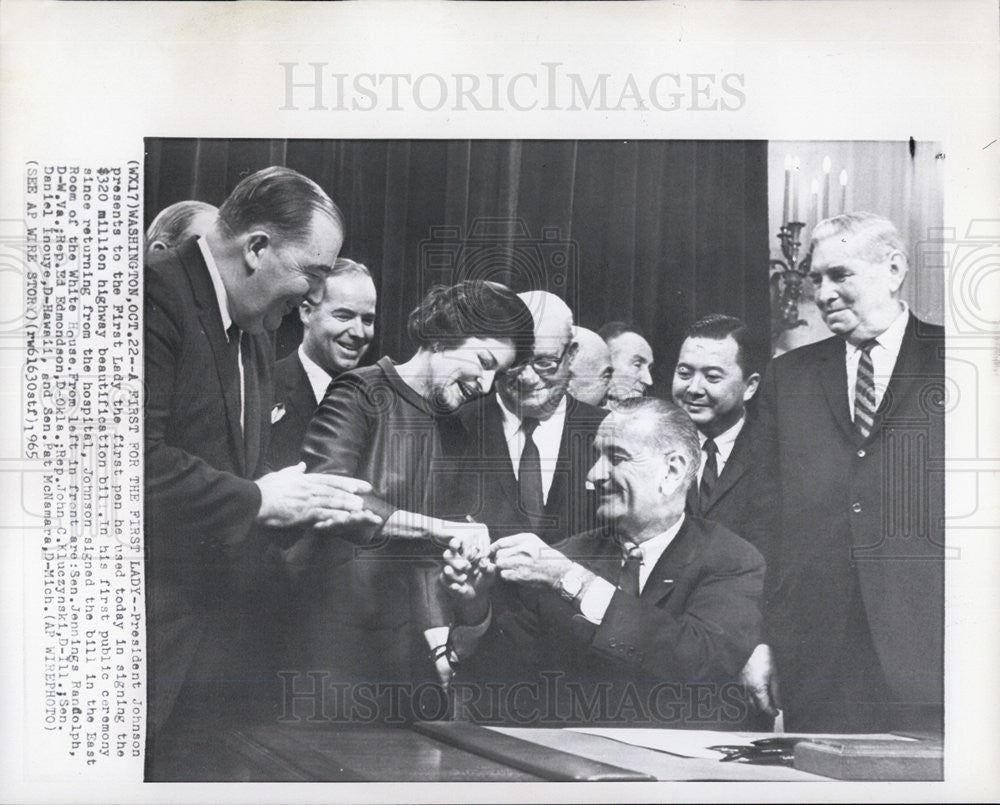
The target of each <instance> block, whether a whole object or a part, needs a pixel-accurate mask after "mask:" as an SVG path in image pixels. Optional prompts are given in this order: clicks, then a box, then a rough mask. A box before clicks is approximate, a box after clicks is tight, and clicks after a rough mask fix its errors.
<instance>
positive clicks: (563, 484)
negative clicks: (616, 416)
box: [543, 394, 575, 519]
mask: <svg viewBox="0 0 1000 805" xmlns="http://www.w3.org/2000/svg"><path fill="white" fill-rule="evenodd" d="M565 400H566V415H565V416H564V417H563V426H562V434H560V436H559V453H558V454H557V455H556V466H555V473H554V474H553V476H552V486H551V487H550V488H549V495H548V498H546V502H545V514H546V516H548V517H555V518H559V519H561V518H564V517H569V500H568V498H567V495H568V480H569V477H570V475H571V474H574V473H572V469H571V468H570V461H571V459H572V458H575V457H571V456H570V454H569V452H570V445H569V439H570V433H571V432H572V430H573V429H572V428H571V427H570V424H571V422H572V417H573V409H574V405H573V402H574V401H573V400H572V399H571V398H570V396H569V395H568V394H567V395H566V397H565ZM543 461H544V458H543ZM574 475H575V474H574Z"/></svg>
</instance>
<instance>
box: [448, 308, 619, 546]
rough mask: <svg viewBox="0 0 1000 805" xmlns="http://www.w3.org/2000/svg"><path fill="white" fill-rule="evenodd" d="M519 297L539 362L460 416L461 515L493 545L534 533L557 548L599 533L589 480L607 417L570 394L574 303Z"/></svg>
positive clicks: (514, 373)
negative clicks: (465, 446)
mask: <svg viewBox="0 0 1000 805" xmlns="http://www.w3.org/2000/svg"><path fill="white" fill-rule="evenodd" d="M518 295H519V296H520V297H521V299H522V300H523V301H524V302H525V304H526V305H527V306H528V309H529V310H531V314H532V318H533V321H534V335H535V347H534V354H533V355H532V359H531V360H530V361H529V362H528V363H527V364H525V365H524V366H521V367H517V368H515V369H511V370H510V371H508V372H507V373H506V374H505V375H504V376H502V377H498V378H497V382H496V392H495V393H494V394H491V395H489V396H487V397H483V398H481V399H479V400H476V401H475V402H472V403H470V404H469V405H466V406H463V407H462V408H461V409H459V414H458V415H459V417H460V418H461V421H462V424H463V426H464V427H465V430H466V432H467V433H468V440H469V445H470V449H469V455H468V457H467V459H466V460H465V461H464V463H463V466H462V468H461V469H462V472H461V473H460V476H461V481H462V483H463V484H464V485H465V490H464V491H465V503H464V505H463V506H462V507H459V508H461V509H462V510H464V511H465V512H467V513H468V514H469V515H470V516H471V517H472V518H473V519H474V520H476V521H477V522H481V523H484V524H486V525H487V526H488V527H489V529H490V536H491V538H492V539H497V538H498V537H502V536H505V535H507V534H516V533H518V532H520V531H531V532H533V533H535V534H538V535H539V536H540V537H542V539H544V540H545V541H546V542H549V543H553V542H557V541H558V540H561V539H565V538H566V537H568V536H570V535H571V534H576V533H579V532H581V531H586V530H588V529H590V528H592V527H593V526H594V498H593V495H592V494H591V493H589V492H588V490H587V489H586V483H585V480H584V479H585V477H586V475H587V469H588V467H589V466H590V463H591V452H590V451H591V444H592V443H593V439H594V434H595V433H596V432H597V426H598V425H599V424H600V423H601V420H603V419H604V417H605V416H606V415H607V411H605V410H603V409H600V408H597V407H595V406H592V405H588V404H586V403H583V402H580V401H579V400H576V399H574V398H573V397H572V396H570V395H569V394H567V393H566V388H567V385H568V384H569V378H570V371H569V366H570V363H571V362H572V360H573V355H574V353H575V350H576V344H575V343H574V342H573V314H572V312H571V311H570V309H569V308H568V307H567V306H566V303H565V302H563V300H562V299H560V298H559V297H558V296H555V295H554V294H551V293H547V292H545V291H530V292H527V293H522V294H518Z"/></svg>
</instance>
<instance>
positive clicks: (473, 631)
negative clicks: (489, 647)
mask: <svg viewBox="0 0 1000 805" xmlns="http://www.w3.org/2000/svg"><path fill="white" fill-rule="evenodd" d="M492 620H493V607H492V606H491V607H490V608H489V609H488V610H487V612H486V617H485V618H483V620H482V622H481V623H477V624H476V625H475V626H452V627H451V648H452V650H453V651H454V652H455V654H456V655H458V659H459V660H464V659H468V658H469V657H470V656H471V655H472V654H474V653H475V651H476V646H477V645H479V641H480V640H481V639H482V637H483V635H484V634H486V632H487V631H488V630H489V628H490V623H491V622H492Z"/></svg>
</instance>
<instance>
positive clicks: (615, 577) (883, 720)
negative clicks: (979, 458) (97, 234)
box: [144, 138, 946, 782]
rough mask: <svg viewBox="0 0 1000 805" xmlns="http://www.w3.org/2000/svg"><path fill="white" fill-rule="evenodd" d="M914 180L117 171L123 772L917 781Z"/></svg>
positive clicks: (755, 173)
mask: <svg viewBox="0 0 1000 805" xmlns="http://www.w3.org/2000/svg"><path fill="white" fill-rule="evenodd" d="M943 156H944V155H943V153H942V151H941V148H940V146H939V145H938V144H936V143H933V142H923V141H921V142H917V141H916V140H911V141H901V142H850V143H848V142H827V143H824V142H782V141H776V142H768V141H725V140H723V141H707V140H696V141H670V140H667V141H603V140H596V141H595V140H591V141H587V140H524V141H521V140H330V141H317V140H294V139H293V140H266V141H265V140H241V139H228V140H219V139H163V138H150V139H147V140H146V163H145V182H144V187H145V211H146V219H147V221H148V228H147V230H146V237H145V249H146V261H145V282H144V288H145V299H144V348H145V384H146V393H147V404H146V408H145V459H146V476H145V506H146V510H145V537H146V545H147V554H146V556H147V566H146V574H147V575H146V578H147V597H146V606H147V624H148V633H147V635H148V640H147V645H148V647H149V652H150V654H149V661H148V666H147V667H148V724H149V732H148V738H147V740H148V743H147V753H146V774H147V779H148V780H151V781H170V780H173V781H178V780H183V781H192V780H205V781H225V780H245V779H250V780H260V781H274V780H280V781H293V780H319V781H361V780H372V781H383V782H384V781H413V780H441V781H480V782H485V781H496V780H512V781H524V780H534V781H539V780H630V779H631V780H690V779H718V780H725V779H728V780H820V779H830V778H833V779H862V780H864V779H867V780H892V779H896V780H940V779H941V778H942V774H943V765H942V762H943V738H944V735H943V726H944V720H943V704H944V701H943V623H944V595H943V573H944V552H945V546H944V533H943V495H944V483H943V481H944V479H943V475H942V474H941V473H940V472H935V469H934V468H935V466H936V465H939V464H940V462H941V460H942V458H943V456H944V405H945V399H946V392H945V388H944V362H943V355H944V353H943V348H944V333H943V328H942V327H941V322H942V321H943V283H942V277H941V275H940V273H937V272H934V269H933V266H931V265H929V264H928V263H927V260H926V254H927V251H928V249H927V244H926V243H925V242H923V240H922V238H923V236H924V233H926V232H928V231H932V230H934V229H935V228H939V227H940V226H941V218H942V208H943V204H942V186H941V172H942V171H941V164H940V163H941V161H942V158H943ZM890 176H891V177H893V179H894V180H893V181H886V179H887V177H890Z"/></svg>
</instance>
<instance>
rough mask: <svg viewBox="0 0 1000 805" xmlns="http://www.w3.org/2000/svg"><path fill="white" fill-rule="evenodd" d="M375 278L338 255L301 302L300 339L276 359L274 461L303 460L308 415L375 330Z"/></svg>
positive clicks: (285, 463) (286, 464) (354, 364)
mask: <svg viewBox="0 0 1000 805" xmlns="http://www.w3.org/2000/svg"><path fill="white" fill-rule="evenodd" d="M376 298H377V296H376V291H375V283H374V282H373V281H372V276H371V273H370V272H369V271H368V268H367V267H366V266H364V265H362V264H361V263H356V262H354V261H353V260H348V259H346V258H343V257H338V258H337V261H336V262H335V263H334V264H333V269H332V270H331V271H330V273H329V275H327V277H326V278H325V279H324V280H323V283H322V285H321V286H320V289H319V291H317V293H316V294H310V295H309V296H307V297H306V298H305V299H304V300H302V303H301V304H300V305H299V317H300V318H301V319H302V331H303V332H302V343H301V344H300V345H299V348H298V349H297V350H295V352H293V353H292V354H291V355H288V356H286V357H284V358H282V359H281V360H280V361H278V362H277V363H276V364H275V365H274V386H275V395H274V399H275V405H274V408H273V409H272V411H271V445H270V464H271V466H272V467H276V468H277V467H290V466H292V465H293V464H298V463H299V457H300V455H301V453H302V440H303V439H304V438H305V435H306V428H307V427H308V426H309V420H310V419H312V416H313V414H314V413H315V412H316V408H317V406H318V405H319V404H320V403H321V402H322V401H323V395H324V394H326V388H327V386H329V385H330V381H331V380H332V379H333V378H335V377H336V376H337V375H339V374H340V373H341V372H347V371H349V370H351V369H354V368H356V367H357V366H358V364H359V363H360V361H361V359H362V358H363V357H364V356H365V353H366V352H368V347H369V346H370V345H371V342H372V338H373V336H374V335H375V303H376Z"/></svg>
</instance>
